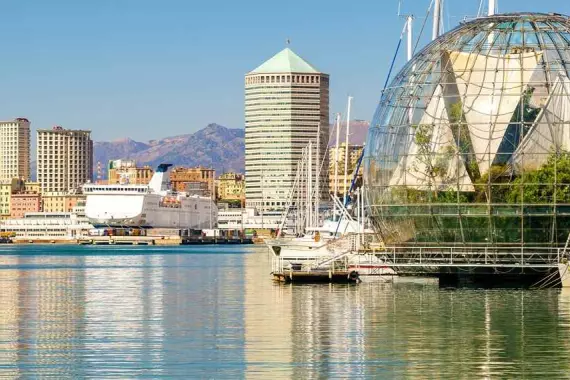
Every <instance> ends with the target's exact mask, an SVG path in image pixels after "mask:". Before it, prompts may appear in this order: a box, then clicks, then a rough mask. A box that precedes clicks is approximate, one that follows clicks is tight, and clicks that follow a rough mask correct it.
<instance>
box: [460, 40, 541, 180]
mask: <svg viewBox="0 0 570 380" xmlns="http://www.w3.org/2000/svg"><path fill="white" fill-rule="evenodd" d="M541 57H542V53H541V52H524V53H511V54H505V55H500V56H493V55H484V54H474V53H464V52H455V51H454V52H450V60H451V62H452V66H453V71H454V74H455V78H456V82H457V86H458V89H459V94H460V96H461V100H462V104H463V112H464V115H465V121H466V122H467V124H468V126H469V133H470V136H471V143H472V145H473V149H474V153H475V156H476V157H477V163H478V165H479V171H480V173H481V174H484V173H486V172H488V171H489V167H490V165H491V164H492V162H493V160H494V159H495V155H496V154H497V150H498V149H499V145H500V144H501V141H502V140H503V137H504V135H505V131H506V130H507V127H508V125H509V122H510V121H511V119H512V117H513V113H514V111H515V109H516V107H517V105H518V103H519V101H520V99H521V96H522V95H523V92H524V90H525V89H526V87H527V85H528V82H529V80H530V78H531V76H532V74H533V73H534V72H535V70H536V68H537V65H538V63H539V62H540V61H541Z"/></svg>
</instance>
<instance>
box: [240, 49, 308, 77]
mask: <svg viewBox="0 0 570 380" xmlns="http://www.w3.org/2000/svg"><path fill="white" fill-rule="evenodd" d="M260 73H311V74H318V73H319V70H317V69H315V68H314V67H313V66H312V65H311V64H310V63H308V62H307V61H305V60H304V59H303V58H301V57H299V56H298V55H297V54H295V52H293V50H291V49H289V48H285V49H283V50H281V51H280V52H279V53H277V54H275V55H274V56H273V57H272V58H270V59H269V60H268V61H265V63H263V64H261V66H259V67H258V68H257V69H255V70H253V71H252V72H251V73H250V74H260Z"/></svg>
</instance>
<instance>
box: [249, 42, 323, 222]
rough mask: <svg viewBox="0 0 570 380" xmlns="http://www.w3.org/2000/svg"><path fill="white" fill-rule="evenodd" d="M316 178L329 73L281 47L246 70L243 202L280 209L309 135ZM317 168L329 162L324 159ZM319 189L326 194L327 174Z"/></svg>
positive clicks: (321, 150) (286, 199)
mask: <svg viewBox="0 0 570 380" xmlns="http://www.w3.org/2000/svg"><path fill="white" fill-rule="evenodd" d="M318 134H320V138H319V143H320V149H318V150H319V152H318V157H317V149H316V145H314V146H315V148H314V149H313V154H314V156H313V163H314V168H313V170H314V174H313V178H316V175H317V173H318V169H319V168H320V167H321V162H322V161H323V159H325V158H326V150H327V145H328V136H329V75H328V74H324V73H322V72H320V71H319V70H318V69H316V68H315V67H314V66H313V65H311V64H310V63H308V62H307V61H306V60H304V59H303V58H301V57H300V56H299V55H297V54H296V53H295V52H293V51H292V50H291V49H290V48H288V47H287V48H285V49H283V50H281V51H280V52H279V53H277V54H276V55H274V56H273V57H272V58H270V59H269V60H267V61H265V62H264V63H263V64H261V65H260V66H258V67H257V68H256V69H254V70H253V71H251V72H249V73H247V74H246V75H245V171H246V176H245V178H246V189H245V193H246V207H251V208H256V209H258V210H265V211H268V210H281V209H283V208H284V207H285V205H286V204H287V201H288V197H289V194H290V193H291V188H292V187H293V184H294V181H295V175H296V170H297V162H298V161H299V159H300V158H301V156H302V150H303V148H304V147H305V146H307V144H308V143H309V141H313V144H316V141H317V135H318ZM322 168H325V169H326V168H328V162H326V160H325V162H324V165H323V166H322ZM325 169H323V170H322V172H321V176H320V179H321V180H320V195H321V198H322V199H325V200H326V199H328V175H327V170H325Z"/></svg>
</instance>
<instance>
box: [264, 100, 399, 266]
mask: <svg viewBox="0 0 570 380" xmlns="http://www.w3.org/2000/svg"><path fill="white" fill-rule="evenodd" d="M351 100H352V98H351V97H349V105H348V110H349V111H348V113H347V115H350V104H351ZM347 119H348V118H347ZM336 128H337V133H336V135H337V139H336V148H337V149H336V157H335V187H334V189H335V191H334V194H331V199H332V202H333V210H332V214H331V215H330V217H329V218H324V220H322V221H321V214H322V212H321V210H320V208H319V197H320V194H319V192H318V191H312V189H318V188H319V185H318V181H319V178H320V170H319V172H318V173H317V175H315V176H313V173H312V171H313V168H314V167H313V165H312V146H313V145H312V143H311V142H310V143H309V144H308V146H307V147H306V148H305V149H304V151H303V156H302V158H301V160H300V161H299V163H298V165H297V177H296V179H295V183H294V186H293V189H292V192H291V195H290V197H289V204H288V207H287V209H286V212H285V213H284V216H283V219H282V223H281V227H280V229H279V231H280V234H279V235H280V236H279V237H278V238H276V239H270V240H266V242H265V243H266V245H267V246H268V247H269V249H270V251H271V252H272V253H273V255H274V256H275V258H277V259H279V260H282V261H283V263H284V265H286V266H288V267H289V268H292V269H301V268H302V267H303V266H307V265H308V266H310V267H312V268H313V269H315V268H316V267H318V268H320V269H322V268H323V267H326V266H330V265H332V264H333V263H334V262H335V261H338V260H341V259H342V260H343V261H344V263H345V264H346V265H347V266H348V267H349V268H355V269H358V270H363V271H364V272H365V273H363V274H394V273H393V271H392V270H391V269H388V268H386V267H385V266H384V265H383V264H382V262H381V261H380V260H378V259H376V257H375V256H373V255H359V254H357V252H358V250H359V249H360V248H361V247H362V246H363V245H364V244H365V243H366V241H369V240H371V239H372V237H373V236H374V234H373V230H372V229H371V228H370V227H369V226H368V223H367V218H366V216H365V212H364V200H363V199H364V197H363V190H362V189H356V186H355V184H356V178H357V175H358V171H359V168H360V165H361V163H362V158H363V156H362V155H361V157H360V158H359V160H358V163H357V167H356V169H355V171H354V173H353V179H352V182H351V185H350V188H348V186H347V183H346V182H347V181H346V178H347V175H348V146H349V144H348V138H349V133H350V132H349V123H348V122H347V130H346V143H345V147H346V148H345V167H344V173H345V174H344V178H345V181H344V185H343V186H344V195H343V198H340V197H339V196H338V193H339V192H338V188H339V184H338V161H339V160H338V152H339V149H338V147H339V129H340V115H337V120H336ZM318 147H319V144H317V148H318ZM317 157H319V155H318V153H317ZM313 177H314V178H315V181H316V183H315V184H314V186H313V181H312V178H313ZM293 204H294V206H295V207H294V211H295V218H294V220H295V223H294V226H293V231H292V236H285V234H284V233H283V231H285V221H286V220H287V217H288V214H289V212H290V210H291V209H293V207H292V206H293ZM384 272H385V273H384Z"/></svg>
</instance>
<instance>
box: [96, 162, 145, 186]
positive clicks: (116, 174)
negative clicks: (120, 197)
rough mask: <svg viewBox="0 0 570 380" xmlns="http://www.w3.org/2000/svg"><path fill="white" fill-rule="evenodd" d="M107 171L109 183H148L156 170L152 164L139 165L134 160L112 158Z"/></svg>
mask: <svg viewBox="0 0 570 380" xmlns="http://www.w3.org/2000/svg"><path fill="white" fill-rule="evenodd" d="M107 173H108V179H107V184H108V185H116V184H131V185H147V184H148V183H149V182H150V179H151V178H152V175H153V174H154V171H153V170H152V168H151V167H150V166H137V165H136V161H134V160H111V161H109V166H108V171H107Z"/></svg>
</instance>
